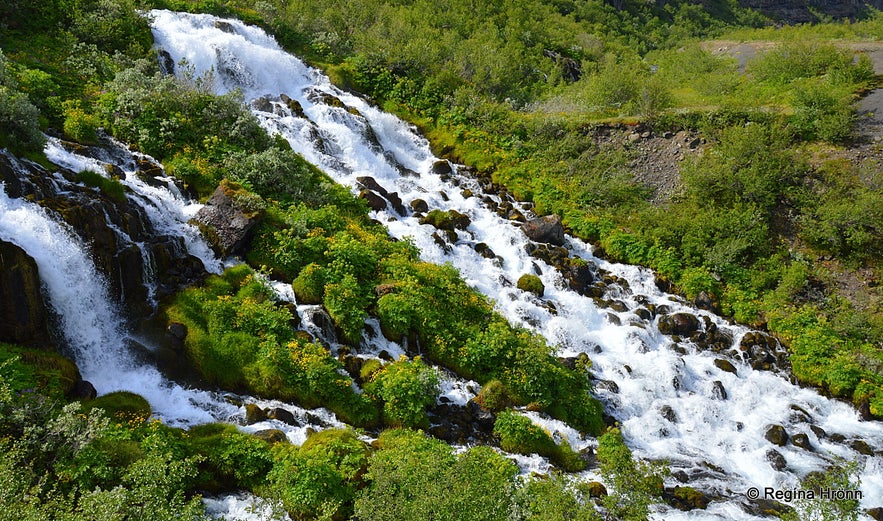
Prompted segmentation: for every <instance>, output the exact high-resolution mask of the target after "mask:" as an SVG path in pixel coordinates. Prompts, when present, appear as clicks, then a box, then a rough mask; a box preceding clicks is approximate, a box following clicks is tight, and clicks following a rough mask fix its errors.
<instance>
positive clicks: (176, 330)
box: [166, 322, 187, 342]
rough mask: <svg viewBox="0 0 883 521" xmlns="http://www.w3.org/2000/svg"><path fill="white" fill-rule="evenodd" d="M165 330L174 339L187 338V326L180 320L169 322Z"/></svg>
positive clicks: (182, 339) (181, 339)
mask: <svg viewBox="0 0 883 521" xmlns="http://www.w3.org/2000/svg"><path fill="white" fill-rule="evenodd" d="M166 331H168V333H169V335H171V337H172V338H174V339H175V340H178V341H181V342H183V341H184V339H186V338H187V326H186V325H184V324H182V323H180V322H169V325H168V327H166Z"/></svg>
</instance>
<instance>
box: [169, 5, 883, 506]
mask: <svg viewBox="0 0 883 521" xmlns="http://www.w3.org/2000/svg"><path fill="white" fill-rule="evenodd" d="M152 16H153V25H152V27H153V32H154V37H155V40H156V42H157V45H158V46H159V47H160V48H161V49H162V51H163V52H164V53H165V54H164V56H168V57H170V58H171V59H172V60H173V61H174V62H175V63H181V62H182V61H185V60H186V62H187V63H188V64H189V65H190V66H192V67H193V68H194V72H195V73H196V74H203V73H207V72H209V71H214V74H215V75H216V83H215V87H216V89H217V92H218V93H224V92H227V91H229V90H231V89H240V90H241V91H242V92H243V94H244V96H245V99H246V100H247V102H248V103H249V104H250V105H251V107H252V109H253V111H254V113H255V114H256V115H257V117H258V118H259V119H260V120H261V122H262V124H263V125H264V127H265V128H267V129H268V130H269V131H270V132H273V133H278V134H281V135H282V136H283V137H285V138H286V139H287V140H288V141H289V143H291V145H292V148H293V149H294V150H296V151H297V152H299V153H301V154H302V155H303V156H304V157H305V158H306V159H307V160H308V161H310V162H312V163H313V164H315V165H317V166H318V167H319V168H321V169H323V170H324V171H325V172H326V173H327V174H328V175H330V176H331V177H332V178H333V179H335V180H336V181H338V182H340V183H342V184H345V185H347V186H350V187H351V188H352V190H353V191H354V192H355V193H360V192H362V193H364V192H369V194H373V195H371V199H369V202H370V203H371V205H372V208H374V214H373V216H374V217H375V218H376V219H378V220H379V221H381V222H383V223H385V224H386V226H387V228H388V229H389V231H390V233H391V235H393V236H395V237H397V238H405V237H409V238H410V240H412V241H413V242H414V244H415V245H416V246H417V247H418V248H419V250H420V252H421V257H422V259H423V260H426V261H429V262H433V263H445V262H450V263H452V264H453V265H454V266H455V267H456V268H457V269H458V270H459V271H460V273H461V275H462V276H463V277H464V278H465V280H466V281H467V282H468V283H469V284H470V285H471V286H472V287H474V288H476V289H477V290H478V291H480V292H481V293H483V294H485V295H487V296H488V297H489V298H490V299H492V301H493V302H494V303H495V306H496V309H497V310H498V311H499V312H500V313H502V314H503V315H504V316H506V317H507V319H508V320H509V321H510V322H511V323H512V324H514V325H517V326H523V327H526V328H529V329H531V330H533V331H535V332H536V333H538V334H540V335H542V336H543V337H545V338H546V339H547V340H548V342H549V343H550V344H551V345H553V346H555V347H556V349H557V351H558V355H559V356H560V357H562V358H564V359H574V358H576V357H579V356H581V355H584V354H587V355H588V356H589V357H590V358H591V360H592V363H593V367H592V373H593V378H594V379H595V384H596V385H595V388H596V394H597V396H598V397H599V398H600V399H601V400H602V401H603V402H604V403H605V405H606V410H607V412H608V413H609V414H611V415H613V416H614V417H615V418H616V420H617V421H619V422H620V424H621V426H622V431H623V434H624V436H625V439H626V441H627V443H628V444H629V445H630V447H631V448H632V449H633V450H634V451H635V452H636V454H638V455H639V456H641V457H644V458H649V459H667V460H668V461H669V462H670V465H671V467H672V470H673V471H674V472H675V474H676V475H677V476H678V478H682V479H683V482H685V483H686V484H688V485H690V486H693V487H695V488H697V489H700V490H703V491H704V492H706V493H708V494H710V495H711V496H713V497H716V498H718V499H717V500H716V501H715V502H713V503H712V505H711V506H709V508H708V509H707V510H705V511H693V512H690V513H681V512H678V511H674V510H670V509H664V510H661V511H660V512H658V513H657V514H658V515H659V516H660V518H664V519H681V518H690V519H697V518H701V519H754V518H756V517H757V516H759V515H760V514H759V512H758V511H757V510H756V509H755V510H752V504H751V501H749V500H748V499H747V498H746V497H745V491H747V490H748V489H749V487H760V488H761V489H762V488H763V487H776V488H779V489H785V488H787V489H791V488H794V487H795V486H797V484H798V480H799V479H800V478H801V477H802V476H804V475H806V474H807V473H808V472H810V471H813V470H819V469H823V468H825V467H826V466H827V465H829V464H830V463H831V462H832V460H833V458H835V457H839V458H845V459H847V460H854V461H857V462H858V464H859V466H860V467H861V469H862V476H861V480H862V489H861V490H862V493H863V498H864V499H863V506H865V507H866V508H870V507H873V506H878V505H876V504H874V503H876V502H878V501H879V499H880V498H883V457H881V451H883V425H881V424H880V423H878V422H866V421H861V420H860V418H859V416H858V414H857V413H856V411H855V410H853V409H852V408H851V407H850V406H849V405H847V404H844V403H841V402H838V401H836V400H831V399H828V398H825V397H823V396H821V395H819V394H818V393H817V392H815V391H813V390H810V389H804V388H801V387H799V386H796V385H794V384H792V383H791V382H790V381H789V379H788V378H787V363H785V362H786V359H785V356H784V351H783V350H782V349H781V346H779V345H778V344H777V343H776V342H775V341H774V340H772V339H770V338H769V337H766V336H765V335H763V334H762V333H759V332H754V331H749V330H747V329H746V328H744V327H741V326H738V325H734V324H731V323H728V322H727V321H726V320H723V319H722V318H720V317H718V316H716V315H714V314H713V313H710V312H708V311H705V310H702V309H697V308H696V307H695V306H692V305H691V304H689V303H687V302H685V301H683V300H682V299H680V298H678V297H676V296H673V295H669V294H666V293H664V292H662V291H660V290H659V289H658V288H657V287H656V285H655V284H654V279H653V274H652V273H651V272H650V271H648V270H645V269H642V268H637V267H634V266H624V265H618V264H612V263H609V262H606V261H604V260H602V259H599V258H596V257H595V256H594V255H593V254H592V248H591V246H590V245H588V244H585V243H583V242H582V241H580V240H578V239H576V238H573V237H564V238H563V241H562V242H563V245H562V246H551V245H548V244H542V243H537V242H534V241H531V240H530V239H528V238H527V236H526V235H525V233H524V232H523V231H522V230H521V229H520V227H521V226H522V223H524V222H525V221H526V220H527V219H530V218H531V217H534V216H533V215H532V214H531V212H530V208H529V206H526V205H521V204H519V203H518V202H516V201H514V200H512V198H511V197H509V196H508V194H506V193H505V191H503V190H500V189H498V188H496V187H494V186H493V185H492V184H491V183H490V182H489V180H487V179H480V178H476V177H474V176H472V175H470V173H469V171H468V169H466V168H464V167H459V166H457V165H450V164H448V163H447V162H446V161H442V160H439V159H438V158H436V157H434V156H433V154H432V152H431V150H430V148H429V145H428V143H427V142H426V140H425V139H424V138H423V137H422V136H420V135H419V134H418V133H417V132H416V130H415V129H414V128H413V127H412V126H410V125H408V124H406V123H404V122H402V121H401V120H399V119H397V118H396V117H394V116H392V115H390V114H386V113H383V112H381V111H379V110H378V109H377V108H375V107H373V106H371V105H370V104H368V103H367V102H366V101H365V100H363V99H361V98H359V97H357V96H355V95H352V94H349V93H346V92H343V91H341V90H339V89H337V88H335V87H334V86H333V85H331V83H330V81H329V80H328V79H327V78H326V77H324V76H322V75H321V74H319V73H318V72H317V71H314V70H312V69H309V68H308V67H306V66H305V65H304V64H303V63H302V62H300V61H299V60H298V59H297V58H295V57H294V56H291V55H289V54H287V53H285V52H284V51H283V50H281V48H280V47H279V46H278V44H277V43H276V42H275V41H274V40H273V39H272V38H270V37H269V36H267V35H266V34H264V33H263V32H262V31H260V30H259V29H257V28H254V27H249V26H246V25H244V24H242V23H241V22H238V21H235V20H219V19H217V18H215V17H212V16H209V15H193V14H179V13H172V12H169V11H153V12H152ZM219 24H220V25H223V26H224V29H225V30H221V29H219V28H218V27H217V26H218V25H219ZM412 209H413V211H412ZM433 209H438V210H442V211H445V212H456V215H457V216H458V217H457V218H458V219H461V224H462V225H461V226H458V227H457V228H456V229H454V230H448V231H447V232H442V230H437V229H436V228H434V227H433V226H432V225H430V224H421V217H422V216H423V215H425V213H426V212H427V211H429V210H433ZM460 216H462V217H460ZM568 258H570V259H575V258H579V259H581V261H580V263H577V264H573V263H563V262H562V259H568ZM567 266H571V268H573V267H574V266H576V267H575V268H573V270H574V271H570V272H568V271H567V270H566V269H563V268H565V267H567ZM524 274H535V275H537V276H538V277H539V278H540V280H541V281H542V283H543V285H544V286H545V291H544V292H543V294H542V296H541V297H538V296H536V295H535V294H533V293H529V292H525V291H522V290H520V289H518V288H517V287H516V281H517V280H518V279H519V277H521V276H522V275H524ZM374 338H376V337H374ZM370 342H371V338H366V344H370ZM390 354H391V353H390ZM465 388H466V389H468V388H469V386H468V385H467V386H466V387H465ZM445 392H446V394H450V393H454V391H453V387H451V389H449V390H446V391H445ZM465 396H466V395H464V397H465ZM528 417H530V418H531V419H532V420H533V421H534V422H536V423H538V424H541V425H543V426H545V427H547V428H549V430H550V431H552V432H553V433H554V432H557V433H559V434H558V435H560V436H562V437H564V438H567V439H568V440H569V441H570V442H571V444H572V445H574V446H576V447H582V446H586V444H590V443H591V441H590V440H585V439H582V438H581V437H579V435H578V433H574V432H573V431H572V429H570V428H569V427H567V426H566V425H558V424H556V423H554V422H552V421H551V420H549V419H548V418H545V417H542V416H540V415H538V414H535V413H529V416H528ZM772 426H781V427H782V428H783V429H784V430H785V431H786V432H787V433H789V434H790V435H792V439H798V438H794V436H795V435H800V437H799V439H800V440H805V443H804V442H803V441H801V442H800V444H797V443H786V444H784V445H782V446H779V445H774V444H773V443H772V442H771V441H769V440H768V439H767V432H768V430H769V429H770V427H772ZM865 448H866V449H867V450H865ZM868 453H870V455H868ZM771 454H777V455H778V457H773V456H771ZM522 460H523V461H522ZM529 460H530V458H519V462H520V463H521V464H522V465H523V466H530V465H533V464H535V463H536V462H535V461H529ZM773 460H775V461H773ZM777 461H778V462H783V463H784V464H783V465H778V464H777V463H776V462H777ZM675 484H681V481H675V478H672V480H671V483H670V485H675Z"/></svg>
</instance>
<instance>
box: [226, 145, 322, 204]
mask: <svg viewBox="0 0 883 521" xmlns="http://www.w3.org/2000/svg"><path fill="white" fill-rule="evenodd" d="M224 166H225V168H226V170H227V175H228V176H229V177H230V178H231V179H233V180H235V181H237V182H239V183H243V184H246V185H248V186H249V187H250V188H251V189H252V190H254V191H255V192H257V193H258V194H260V195H261V196H262V197H265V198H269V199H276V200H279V201H282V202H303V203H307V204H309V205H319V204H321V203H322V202H323V200H324V193H325V190H326V186H325V184H326V183H328V181H327V177H326V176H325V175H324V174H322V173H320V172H318V171H317V170H316V169H315V168H314V167H313V166H311V165H310V164H308V163H307V162H306V161H305V160H304V159H303V158H302V157H301V156H300V155H298V154H296V153H295V152H293V151H292V150H291V149H287V150H286V149H279V148H277V147H271V148H268V149H267V150H264V151H263V152H257V153H252V154H248V153H246V152H237V153H234V154H232V155H230V156H229V157H227V159H226V160H225V161H224Z"/></svg>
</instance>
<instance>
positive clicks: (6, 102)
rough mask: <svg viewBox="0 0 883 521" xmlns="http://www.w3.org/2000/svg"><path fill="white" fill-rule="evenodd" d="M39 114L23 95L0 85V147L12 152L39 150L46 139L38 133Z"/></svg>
mask: <svg viewBox="0 0 883 521" xmlns="http://www.w3.org/2000/svg"><path fill="white" fill-rule="evenodd" d="M39 120H40V112H39V111H38V110H37V107H35V106H33V105H31V103H30V102H29V101H28V97H27V95H25V94H22V93H20V92H16V91H15V90H13V89H11V88H9V87H7V86H5V85H0V146H4V147H9V148H11V149H13V150H23V151H27V150H41V149H42V148H43V144H44V143H45V142H46V138H45V137H43V133H42V132H41V131H40V125H39Z"/></svg>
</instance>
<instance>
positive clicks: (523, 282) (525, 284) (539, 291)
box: [516, 274, 546, 297]
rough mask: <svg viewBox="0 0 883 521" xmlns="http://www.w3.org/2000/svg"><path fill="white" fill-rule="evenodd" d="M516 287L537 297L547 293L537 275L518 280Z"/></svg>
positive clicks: (523, 276)
mask: <svg viewBox="0 0 883 521" xmlns="http://www.w3.org/2000/svg"><path fill="white" fill-rule="evenodd" d="M516 287H517V288H518V289H520V290H522V291H527V292H530V293H533V294H534V295H536V296H537V297H542V296H543V293H545V291H546V286H544V285H543V281H541V280H540V278H539V277H537V276H536V275H531V274H524V275H522V276H521V277H520V278H519V279H518V283H517V284H516Z"/></svg>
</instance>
